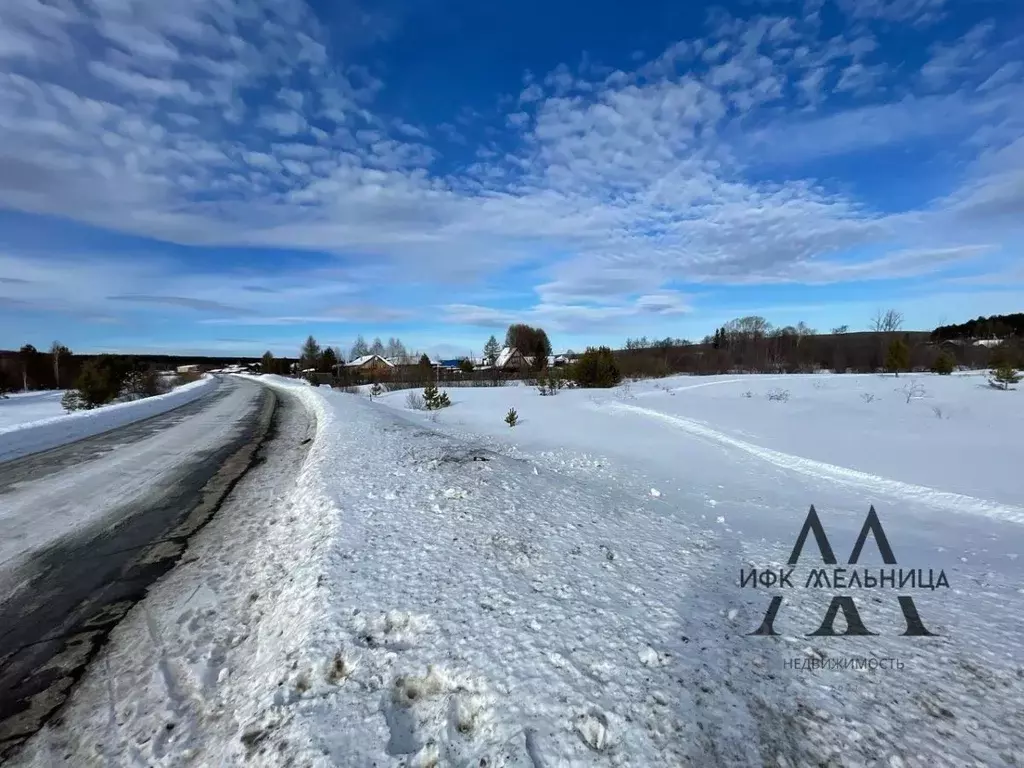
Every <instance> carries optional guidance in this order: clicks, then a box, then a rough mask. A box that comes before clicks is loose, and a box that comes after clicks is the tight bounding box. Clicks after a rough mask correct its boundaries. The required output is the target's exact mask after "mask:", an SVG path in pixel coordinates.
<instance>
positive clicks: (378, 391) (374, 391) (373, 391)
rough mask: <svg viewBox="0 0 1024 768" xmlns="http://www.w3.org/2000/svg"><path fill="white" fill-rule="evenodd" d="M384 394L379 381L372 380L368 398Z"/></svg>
mask: <svg viewBox="0 0 1024 768" xmlns="http://www.w3.org/2000/svg"><path fill="white" fill-rule="evenodd" d="M383 394H384V387H382V386H381V384H380V382H379V381H375V382H373V386H372V387H370V398H371V399H372V398H374V397H380V396H381V395H383Z"/></svg>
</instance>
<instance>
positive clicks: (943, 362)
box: [932, 352, 956, 376]
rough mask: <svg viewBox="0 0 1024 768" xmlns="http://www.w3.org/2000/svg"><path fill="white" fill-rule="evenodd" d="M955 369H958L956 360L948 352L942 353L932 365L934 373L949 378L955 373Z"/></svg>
mask: <svg viewBox="0 0 1024 768" xmlns="http://www.w3.org/2000/svg"><path fill="white" fill-rule="evenodd" d="M954 368H956V360H954V359H953V356H952V355H951V354H949V353H948V352H940V353H939V356H938V357H936V358H935V362H934V363H932V371H934V372H935V373H938V374H940V375H942V376H949V375H950V374H951V373H953V369H954Z"/></svg>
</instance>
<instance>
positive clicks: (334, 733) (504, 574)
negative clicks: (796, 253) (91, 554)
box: [24, 376, 1024, 768]
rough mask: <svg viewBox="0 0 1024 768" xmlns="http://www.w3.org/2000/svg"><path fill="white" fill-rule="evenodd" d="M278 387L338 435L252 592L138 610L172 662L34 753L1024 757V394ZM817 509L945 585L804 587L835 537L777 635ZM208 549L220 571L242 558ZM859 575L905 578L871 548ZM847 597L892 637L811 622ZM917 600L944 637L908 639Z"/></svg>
mask: <svg viewBox="0 0 1024 768" xmlns="http://www.w3.org/2000/svg"><path fill="white" fill-rule="evenodd" d="M261 380H263V381H265V382H267V383H273V385H274V386H277V387H281V388H285V389H287V390H288V391H290V392H291V393H292V394H293V395H295V396H297V397H298V398H299V399H300V400H301V401H302V402H303V403H305V405H306V406H307V407H308V408H309V409H310V411H311V412H312V413H313V414H314V415H315V417H316V422H317V429H316V437H315V439H314V441H313V443H312V444H311V446H310V451H309V454H308V456H307V458H306V461H305V464H304V467H303V470H302V472H301V474H300V475H299V477H298V478H297V480H296V481H295V485H294V488H290V489H289V490H288V492H287V493H286V494H285V495H284V496H283V497H280V498H277V499H275V500H274V501H273V503H270V504H268V503H265V502H264V503H248V502H247V509H248V510H249V514H248V515H247V520H249V521H250V523H251V525H252V526H254V530H255V529H256V528H258V529H259V531H260V533H259V536H258V539H257V540H256V542H255V544H254V545H253V547H252V549H251V551H248V553H247V554H246V555H245V557H244V560H245V563H244V564H239V565H236V566H235V567H234V568H233V569H232V573H236V571H237V572H243V573H245V578H244V579H242V580H241V581H239V580H238V579H234V582H232V583H235V587H234V589H235V590H236V591H237V590H241V589H245V590H246V591H247V592H248V595H247V597H246V598H245V599H233V598H232V599H228V598H226V597H223V591H224V589H225V584H226V583H228V582H225V581H223V578H224V574H223V573H220V575H218V573H219V571H218V567H217V564H216V559H214V560H213V561H211V566H212V567H210V568H209V569H207V568H206V567H205V566H203V563H204V561H202V560H200V561H199V562H197V563H196V566H197V573H198V574H199V576H197V577H196V578H199V579H209V584H206V583H205V582H203V581H200V582H198V583H196V584H194V585H193V584H192V583H188V584H182V585H180V586H178V587H177V590H178V591H179V592H181V596H180V597H177V598H175V599H174V600H173V601H169V602H168V603H167V604H168V605H169V604H174V605H177V606H180V607H179V608H176V609H174V610H173V611H172V610H171V609H170V608H167V609H165V610H162V611H160V612H159V613H155V614H154V613H152V612H150V613H146V611H152V610H155V608H154V609H146V608H144V609H143V612H144V615H143V616H140V615H137V612H136V611H133V612H132V614H130V615H129V617H128V618H127V619H126V625H125V627H126V628H125V630H124V637H125V638H126V640H125V643H129V644H130V638H132V637H135V638H137V637H140V636H141V635H140V633H144V632H145V630H146V627H148V628H149V633H150V635H151V636H152V638H153V639H152V640H151V641H147V642H150V643H152V644H154V647H156V648H157V649H158V650H156V651H153V652H151V653H150V655H149V656H148V657H146V656H140V654H139V653H129V651H130V650H131V647H129V645H125V644H121V645H119V643H118V641H117V637H116V635H115V638H114V641H113V642H112V644H111V650H110V651H109V655H108V656H104V657H103V658H102V659H100V660H99V661H101V662H102V665H103V666H102V670H94V672H93V674H92V675H91V676H90V675H87V676H86V679H85V680H84V682H83V693H82V694H81V696H78V695H77V694H76V697H77V698H76V697H73V701H72V704H73V706H72V707H71V708H70V709H69V711H68V713H67V715H66V718H67V719H68V722H69V723H70V725H69V726H68V731H67V734H70V735H64V736H60V735H59V734H56V733H55V732H53V731H51V730H50V729H48V731H47V732H46V733H45V734H44V736H45V738H42V739H34V740H33V744H32V749H30V750H28V751H27V752H26V755H25V759H24V764H32V765H39V766H41V765H51V764H53V763H54V760H55V757H56V756H58V755H59V756H61V757H63V759H64V763H63V764H81V765H91V764H123V763H126V762H130V763H132V764H145V765H154V766H157V765H159V766H171V765H181V764H186V763H187V764H195V765H238V764H243V763H245V764H252V765H282V764H286V763H287V764H294V765H311V766H330V765H341V766H368V765H376V766H396V767H397V766H434V765H443V766H449V765H450V766H469V765H472V766H488V767H489V768H496V767H497V766H524V767H527V768H538V767H544V768H553V767H554V766H576V765H578V766H593V765H603V766H666V765H671V766H676V765H679V766H746V765H759V766H760V765H776V766H790V767H792V766H804V765H808V766H818V765H829V766H867V765H886V766H921V768H924V766H968V765H972V766H1002V765H1007V766H1010V765H1016V766H1019V765H1022V764H1024V737H1022V736H1021V734H1022V733H1024V685H1022V682H1021V681H1022V679H1024V645H1022V644H1021V643H1020V641H1019V638H1020V637H1021V634H1022V632H1024V618H1022V617H1024V587H1022V584H1024V567H1022V562H1021V558H1020V555H1021V554H1022V553H1024V529H1022V525H1024V506H1022V505H1024V479H1021V476H1020V472H1019V468H1020V467H1021V466H1024V445H1022V441H1020V439H1019V435H1020V434H1021V428H1022V427H1024V423H1022V422H1024V408H1022V407H1021V406H1022V403H1021V397H1022V395H1021V393H1020V392H1016V391H1011V392H997V391H994V390H991V389H989V388H987V387H985V386H984V381H983V379H980V378H976V377H950V378H940V377H933V376H917V377H902V376H901V377H900V379H899V380H898V381H897V380H896V379H894V378H891V377H879V376H841V377H839V376H801V377H797V376H791V377H784V378H781V379H775V378H773V377H767V376H747V377H735V378H731V377H709V378H688V377H677V378H673V379H663V380H660V381H655V382H646V383H642V384H632V385H630V386H628V387H619V388H616V389H614V390H602V391H570V390H565V391H562V392H561V393H559V394H558V395H557V396H555V397H541V396H539V394H538V393H537V392H536V390H534V389H531V388H527V387H516V388H512V387H510V388H494V389H490V388H480V389H452V390H449V394H450V396H451V399H452V402H453V405H452V407H451V408H449V409H446V410H444V411H442V412H440V413H438V414H436V417H434V416H431V415H429V414H425V413H422V412H414V411H409V410H407V409H406V408H405V401H406V397H407V392H396V393H391V394H388V395H385V396H383V397H381V398H379V399H375V400H374V402H369V401H368V399H367V398H365V397H362V396H358V395H348V394H342V393H340V392H333V391H329V390H328V389H326V388H312V387H309V386H307V385H304V384H301V383H296V382H290V381H285V380H279V379H275V377H261ZM912 382H913V383H916V385H917V386H916V387H915V388H914V389H913V391H912V392H911V393H910V394H911V395H912V396H911V397H910V398H909V401H908V398H907V391H904V389H903V388H904V387H905V386H908V385H911V384H912ZM776 387H779V388H783V389H785V390H788V392H789V399H788V400H785V401H784V400H770V399H768V398H767V394H768V392H769V391H770V390H772V389H773V388H776ZM896 390H900V391H899V392H897V391H896ZM747 391H749V392H750V393H751V394H750V396H749V397H747V396H745V393H746V392H747ZM908 391H909V390H908ZM509 407H515V408H516V409H517V410H518V412H519V415H520V419H521V421H520V423H519V425H518V426H516V427H515V428H512V429H510V428H509V427H508V426H507V425H506V424H504V423H503V421H502V419H503V417H504V415H505V413H506V412H507V411H508V408H509ZM936 409H938V413H937V412H936ZM301 434H302V433H301V432H298V433H297V434H296V435H295V436H294V440H295V442H296V443H298V441H299V436H301ZM243 501H244V500H243ZM811 504H814V505H815V507H816V509H817V511H818V513H819V516H820V519H821V522H822V524H823V527H824V528H825V530H826V531H827V535H828V539H829V542H830V544H831V547H832V548H834V550H835V554H836V557H837V560H838V563H839V564H840V565H839V566H835V567H847V566H844V565H843V564H846V563H847V562H848V559H851V550H853V549H854V541H855V540H856V539H857V535H858V532H859V531H860V529H861V526H862V524H863V522H864V520H865V516H866V514H867V512H868V508H869V506H871V505H873V506H874V507H875V509H876V510H877V513H878V516H879V519H880V520H881V523H882V525H883V526H884V532H885V536H886V537H887V540H888V542H889V544H890V545H891V548H892V550H893V552H894V555H895V557H896V559H897V561H898V563H899V565H898V566H893V567H898V568H902V569H904V570H905V571H908V572H909V570H910V569H923V572H924V573H925V574H927V572H928V570H929V569H932V570H933V572H934V575H935V577H936V578H937V576H938V573H939V571H940V570H941V571H942V572H943V573H944V577H945V579H946V580H948V583H949V587H948V588H945V587H940V588H938V589H929V588H914V587H905V588H903V589H895V588H887V589H879V588H875V589H871V590H856V589H854V590H848V589H846V588H845V587H842V586H840V587H835V588H831V587H826V588H815V587H807V588H805V586H804V581H803V577H804V575H805V574H806V573H807V572H808V571H809V569H810V567H812V566H813V567H820V566H821V560H820V554H819V550H818V547H817V546H816V545H815V537H814V536H809V537H808V540H807V543H806V546H805V547H804V548H803V552H802V556H801V558H800V562H799V564H798V565H797V566H794V567H795V568H796V569H797V575H796V576H794V581H795V582H796V588H794V589H789V590H785V591H784V595H785V597H784V601H783V604H782V607H781V609H780V610H779V611H778V614H777V616H776V619H775V622H774V627H775V630H776V632H777V635H775V636H757V637H752V636H750V633H751V632H753V631H754V630H755V629H756V628H757V627H758V626H759V625H761V623H762V620H763V619H764V617H765V612H766V609H767V608H768V605H769V601H770V600H771V598H772V597H774V596H776V595H779V594H783V592H782V591H780V590H778V589H772V588H764V587H763V586H758V587H756V588H751V587H749V586H748V587H746V588H741V586H740V571H741V569H749V568H758V569H769V568H774V569H775V570H776V572H777V571H778V569H779V568H783V569H785V567H786V566H785V563H786V560H787V558H788V557H789V555H790V552H791V550H792V549H793V547H794V542H795V541H796V539H797V535H798V533H799V531H800V529H801V526H802V524H803V522H804V518H805V516H806V515H807V510H808V508H809V506H810V505H811ZM209 535H210V536H212V535H213V533H212V532H211V533H210V534H209ZM219 535H220V536H221V537H224V536H228V535H230V532H229V531H222V532H221V533H220V534H219ZM206 536H207V534H205V533H204V534H201V536H200V540H199V541H198V542H197V544H196V547H197V550H196V551H197V554H196V557H200V558H201V557H202V556H203V555H202V551H203V548H204V547H208V548H211V551H215V550H216V549H217V548H218V547H223V546H225V545H226V544H225V542H227V539H224V541H223V542H221V543H216V542H212V541H210V540H209V539H208V538H205V537H206ZM200 566H203V567H200ZM832 567H833V566H829V569H830V571H829V572H831V568H832ZM862 567H871V568H872V569H874V572H875V573H877V572H878V570H879V568H881V567H882V561H881V559H880V556H879V549H878V547H877V546H876V545H875V540H874V539H873V538H868V540H867V544H866V545H865V547H864V550H863V554H862V555H861V557H860V560H859V561H858V564H857V565H856V566H854V565H850V566H848V568H849V569H850V570H851V571H852V570H853V569H855V568H858V569H859V568H862ZM886 567H889V566H886ZM215 578H216V580H217V581H216V582H215V581H214V579H215ZM218 590H219V591H220V593H221V594H222V597H221V598H218V599H217V600H216V601H213V602H211V601H210V599H209V598H203V595H204V594H206V595H209V594H214V593H217V592H218ZM837 595H846V596H852V597H853V598H854V601H855V604H856V606H857V607H858V608H859V611H860V616H861V618H862V619H863V621H864V622H865V624H866V625H867V627H868V629H869V630H870V631H872V632H874V633H875V634H874V635H872V636H839V637H822V636H811V633H812V632H813V631H814V630H815V629H816V628H818V627H819V625H821V624H822V621H823V617H824V616H825V612H826V609H827V608H828V606H829V604H830V601H831V600H832V599H833V597H835V596H837ZM908 595H909V596H912V597H913V600H914V605H915V607H916V610H917V611H918V612H919V618H920V621H921V622H923V625H924V626H926V628H927V630H929V631H930V632H931V633H933V634H934V635H935V636H929V637H919V636H918V637H904V636H901V633H903V632H904V630H905V628H906V621H905V620H904V615H905V614H901V612H900V606H899V604H898V602H897V596H901V597H905V596H908ZM160 604H163V603H160ZM232 605H234V606H235V607H233V608H232V607H230V606H232ZM165 614H166V615H165ZM133 621H134V622H135V625H137V629H136V630H131V629H130V627H132V626H135V625H133V624H132V622H133ZM845 626H846V625H845V622H844V621H843V614H842V613H840V614H839V618H838V620H837V622H836V631H837V632H838V633H842V632H843V631H844V628H845ZM157 638H160V641H159V642H158V641H157ZM136 642H142V641H136ZM140 658H149V659H151V660H150V661H148V662H145V663H148V664H150V665H151V667H152V669H151V670H150V671H148V672H147V671H146V670H145V669H143V670H141V671H140V670H139V669H135V670H134V671H132V672H130V673H129V672H128V670H129V668H130V667H131V665H135V666H136V667H138V665H139V664H141V663H142V662H140V661H139V659H140ZM861 666H866V667H867V668H864V669H861V668H860V667H861ZM110 680H113V681H119V680H127V681H131V682H129V683H125V684H124V685H123V686H122V685H120V684H117V685H116V686H115V688H116V690H115V689H110V688H109V686H108V684H107V682H106V681H110ZM147 681H148V682H147ZM108 697H109V698H108ZM76 712H77V713H79V714H78V715H75V713H76ZM83 712H84V713H87V716H86V717H83V716H82V715H81V713H83ZM153 734H157V736H156V737H154V735H153ZM44 745H45V748H44ZM76 761H77V762H76Z"/></svg>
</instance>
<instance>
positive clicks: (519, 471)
mask: <svg viewBox="0 0 1024 768" xmlns="http://www.w3.org/2000/svg"><path fill="white" fill-rule="evenodd" d="M260 380H261V381H265V382H267V383H268V384H271V385H272V386H278V387H288V389H289V391H291V392H293V393H294V394H296V395H297V396H298V397H300V398H301V399H302V401H303V402H304V403H306V404H307V406H308V407H309V408H311V410H313V411H314V413H315V414H316V417H317V421H318V428H317V434H316V438H315V440H314V444H313V446H312V448H311V451H310V453H309V455H308V457H307V461H306V464H305V467H304V469H303V471H302V474H301V476H300V478H299V483H298V488H297V493H296V495H295V497H294V500H295V501H294V505H293V506H292V507H291V509H290V510H289V511H288V519H287V525H285V526H280V531H279V533H280V535H282V536H283V537H285V538H286V539H287V546H288V547H289V548H290V549H291V550H294V549H295V548H296V546H297V547H298V550H299V551H301V553H302V555H303V556H302V557H297V558H296V560H295V562H294V566H293V568H292V569H291V570H290V572H289V574H288V580H287V581H286V582H284V583H280V582H279V583H278V584H275V593H274V594H273V595H272V596H268V598H267V599H266V601H264V599H263V598H262V596H261V598H260V599H259V600H258V601H257V603H256V608H257V609H259V610H261V611H263V619H262V621H263V627H262V628H261V629H260V630H259V636H260V638H261V639H260V642H261V646H260V648H259V650H258V651H257V654H256V657H255V663H256V665H257V668H259V669H262V670H264V674H265V675H266V679H264V680H262V682H260V683H258V684H256V685H254V686H253V687H252V688H251V689H250V690H252V691H253V695H251V696H250V697H249V702H251V704H249V706H253V705H255V706H256V707H257V710H256V711H253V712H251V713H247V714H248V715H249V717H248V720H249V725H248V726H247V733H248V734H249V737H248V738H250V739H252V740H257V741H258V742H259V744H260V747H261V749H265V755H266V756H267V757H266V759H268V760H269V759H270V756H272V755H279V754H280V753H279V752H278V749H284V750H285V752H286V754H288V756H289V757H292V758H294V760H295V762H297V763H301V764H311V765H342V766H363V765H370V764H376V765H380V766H385V765H393V766H398V765H429V764H437V765H482V764H486V765H489V766H530V765H574V764H578V765H588V764H593V763H594V761H595V760H601V759H602V758H604V759H609V758H613V757H614V756H615V755H619V758H620V760H621V759H625V760H626V761H627V762H629V763H631V764H635V765H657V764H664V763H665V761H666V760H668V761H669V762H684V763H685V762H686V761H687V760H689V761H691V762H693V763H694V764H701V763H702V762H706V761H707V760H708V759H710V757H709V754H708V752H707V751H706V749H707V745H706V738H705V737H702V735H701V730H702V729H703V728H705V727H712V725H711V722H710V719H711V718H713V719H714V720H715V721H719V720H721V719H722V718H723V717H724V716H725V715H723V714H721V713H715V714H712V713H710V712H705V711H703V710H701V709H699V708H698V709H695V704H694V702H693V701H692V699H691V698H690V694H689V693H687V689H688V688H692V689H696V688H697V685H698V678H699V677H700V676H701V675H702V673H701V672H700V671H699V670H696V669H692V668H691V669H690V670H689V671H688V672H687V671H682V670H679V669H673V665H672V662H671V660H672V659H673V658H675V657H677V656H678V655H680V654H681V653H682V652H683V645H684V643H685V642H690V638H693V639H697V638H704V637H705V636H707V635H708V634H709V633H712V634H717V633H716V632H715V630H714V629H713V628H711V627H710V626H709V624H708V622H707V619H708V618H709V617H710V616H711V614H712V613H714V612H715V610H716V608H715V605H716V603H715V601H714V594H715V592H716V590H715V589H714V588H713V587H709V586H707V585H704V586H703V587H702V588H700V590H699V591H700V593H701V596H699V597H694V598H693V602H692V603H691V607H693V608H696V607H697V605H698V604H701V605H702V606H703V609H698V610H694V611H693V613H692V615H691V616H689V617H685V618H684V617H681V616H680V615H679V613H678V612H677V610H676V604H677V602H678V597H679V595H680V594H688V595H696V594H697V592H698V587H700V586H701V585H700V584H699V583H698V581H695V580H694V577H696V576H698V575H699V571H698V570H697V568H698V566H699V564H700V563H702V562H703V560H704V556H703V555H702V554H701V550H702V549H704V550H705V551H706V548H707V543H708V542H707V535H706V528H707V527H708V526H707V525H706V524H705V523H704V522H700V523H698V525H697V526H695V527H692V528H691V527H688V526H681V527H679V528H678V529H676V530H675V531H672V532H666V531H665V525H664V517H663V515H664V511H663V510H662V509H661V508H660V507H655V506H654V505H653V504H652V503H651V502H650V501H649V500H648V499H646V498H641V499H637V498H629V497H627V496H626V495H625V494H622V495H621V496H616V495H614V493H613V492H594V491H593V490H592V489H591V488H589V487H586V486H576V485H572V484H568V483H566V481H565V480H564V479H563V478H558V477H556V476H553V475H546V474H545V475H538V474H536V473H535V471H534V468H533V467H532V465H528V464H525V463H522V462H516V461H514V460H510V459H507V458H505V457H502V456H499V455H497V454H494V453H491V452H489V451H484V450H480V451H477V450H474V449H473V448H472V447H471V446H468V445H466V444H463V443H461V442H459V441H457V440H452V439H450V438H446V437H444V436H441V435H439V434H436V433H433V432H427V431H424V430H422V429H419V428H417V427H416V426H415V425H412V424H410V423H408V422H406V421H404V420H403V419H402V417H400V416H397V415H395V414H394V413H393V412H391V411H390V410H389V409H387V408H384V407H381V406H376V405H374V404H371V403H368V402H366V400H365V399H363V398H360V397H356V396H353V395H346V394H342V393H338V392H327V391H325V390H323V389H315V388H311V387H305V386H303V385H299V384H295V383H291V382H288V383H286V382H282V381H280V380H274V379H271V378H270V377H260ZM627 527H628V529H629V530H630V531H631V532H632V535H631V536H630V537H629V539H628V540H626V541H624V540H623V538H622V536H621V534H620V533H619V531H621V530H624V529H626V528H627ZM268 546H272V544H270V543H268ZM680 552H685V553H688V555H689V561H690V562H689V566H688V567H687V568H676V567H673V565H672V564H673V561H674V560H675V559H676V558H677V557H678V556H679V554H680ZM708 600H710V602H709V603H705V601H708ZM717 604H718V605H721V604H724V600H719V601H717ZM747 618H748V620H753V618H752V617H747ZM683 624H685V626H683ZM683 636H685V637H686V640H680V638H681V637H683ZM719 640H720V638H718V637H715V638H711V637H709V638H708V642H707V645H708V646H709V647H715V646H716V645H718V642H719ZM676 678H681V679H680V680H679V682H677V680H676ZM254 682H256V681H254ZM737 685H739V682H738V681H737ZM713 698H714V697H709V698H708V702H710V701H711V700H712V699H713ZM722 739H723V741H726V742H729V743H728V745H726V744H722V743H720V744H718V745H717V748H718V749H720V750H722V749H724V750H726V751H735V750H740V752H739V753H736V752H734V754H742V752H743V751H744V750H745V748H744V747H743V744H742V738H741V737H739V736H730V735H728V733H727V732H723V734H722ZM285 742H286V743H287V747H284V746H281V745H282V744H283V743H285ZM295 750H304V753H303V754H295Z"/></svg>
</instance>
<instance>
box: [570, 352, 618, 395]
mask: <svg viewBox="0 0 1024 768" xmlns="http://www.w3.org/2000/svg"><path fill="white" fill-rule="evenodd" d="M573 374H574V375H575V378H576V383H577V384H579V386H581V387H590V388H593V387H614V386H615V385H616V384H618V383H619V382H620V381H621V380H622V374H621V373H620V371H619V366H618V364H617V363H616V362H615V356H614V355H613V354H612V351H611V350H610V349H609V348H608V347H599V348H597V349H594V348H593V347H588V348H587V351H586V352H584V353H583V354H582V355H581V356H580V359H579V361H578V362H577V363H576V365H575V366H574V367H573Z"/></svg>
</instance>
